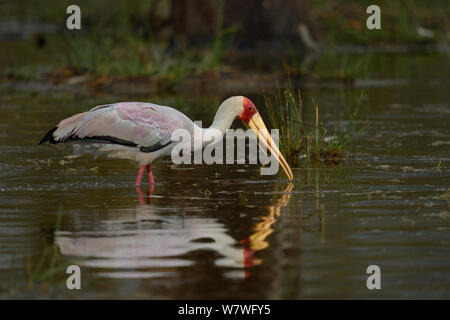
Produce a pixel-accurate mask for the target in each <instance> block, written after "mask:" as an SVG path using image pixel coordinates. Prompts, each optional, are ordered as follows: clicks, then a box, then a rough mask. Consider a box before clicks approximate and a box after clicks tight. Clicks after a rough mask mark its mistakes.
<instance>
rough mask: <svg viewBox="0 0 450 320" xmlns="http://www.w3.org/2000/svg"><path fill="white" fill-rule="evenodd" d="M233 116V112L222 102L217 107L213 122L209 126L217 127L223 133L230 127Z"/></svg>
mask: <svg viewBox="0 0 450 320" xmlns="http://www.w3.org/2000/svg"><path fill="white" fill-rule="evenodd" d="M235 117H236V116H235V114H234V113H232V112H229V108H227V106H226V105H224V104H222V105H221V106H220V107H219V109H217V112H216V115H215V116H214V120H213V123H212V125H211V126H210V127H209V128H211V129H217V130H219V131H220V132H222V134H225V131H226V130H227V129H229V128H230V127H231V124H232V123H233V121H234V118H235Z"/></svg>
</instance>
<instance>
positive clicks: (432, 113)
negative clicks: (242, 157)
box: [0, 54, 450, 299]
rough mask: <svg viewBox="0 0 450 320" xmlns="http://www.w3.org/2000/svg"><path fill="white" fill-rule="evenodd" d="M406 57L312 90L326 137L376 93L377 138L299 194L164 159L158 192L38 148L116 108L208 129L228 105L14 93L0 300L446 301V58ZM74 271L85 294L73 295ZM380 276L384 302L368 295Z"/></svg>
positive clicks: (324, 169) (366, 139)
mask: <svg viewBox="0 0 450 320" xmlns="http://www.w3.org/2000/svg"><path fill="white" fill-rule="evenodd" d="M408 59H411V58H408V55H401V57H400V58H399V57H398V56H397V58H396V59H393V60H395V61H396V62H395V63H393V64H392V63H391V64H389V63H387V64H386V65H384V66H383V68H384V69H383V70H382V72H380V74H379V77H374V78H372V79H357V80H356V81H355V86H353V87H348V88H341V87H340V86H336V87H331V88H329V87H327V88H321V87H314V88H305V89H304V90H303V95H304V100H305V101H310V100H311V99H310V98H311V97H314V98H315V99H316V101H318V103H319V105H320V112H321V117H322V120H323V121H325V122H326V123H328V124H330V125H332V124H333V121H335V122H338V121H339V120H340V119H344V118H345V115H346V114H348V110H349V109H350V107H353V106H354V104H355V103H356V102H357V100H358V98H359V95H360V93H361V90H362V89H364V90H365V92H366V94H365V98H364V99H363V100H362V106H361V114H362V118H364V119H365V118H367V119H368V120H369V127H368V128H367V129H366V130H364V131H362V132H361V133H360V134H359V135H358V137H357V140H356V141H355V143H354V146H353V151H354V153H353V156H352V157H351V161H350V162H348V163H342V164H339V165H335V166H329V165H324V164H323V165H310V166H306V165H305V166H302V167H299V168H293V170H294V175H295V180H294V181H293V182H292V183H288V182H287V181H286V180H284V179H285V178H284V176H283V175H282V174H280V175H279V176H275V177H263V176H260V175H259V168H258V167H257V166H254V165H248V166H245V165H234V166H231V165H227V166H217V165H215V166H207V165H203V166H170V165H168V164H167V163H165V162H164V161H160V162H157V163H155V164H154V166H153V167H154V174H155V179H156V187H155V191H154V193H153V194H152V195H151V196H149V195H148V193H147V186H146V185H145V184H144V186H143V187H142V188H139V189H135V187H134V185H133V183H134V179H135V175H136V171H137V170H136V167H135V166H134V165H133V164H130V163H128V162H126V161H121V160H119V161H113V160H104V159H97V160H94V159H92V158H90V157H87V156H86V157H81V158H77V159H71V158H70V154H71V148H70V147H69V146H61V145H58V146H54V145H52V146H50V145H42V146H38V145H37V142H38V141H39V140H40V138H41V137H42V136H43V135H44V134H45V132H46V131H47V130H48V129H49V128H51V127H52V126H54V125H55V124H56V123H57V122H58V121H59V120H60V119H62V118H65V117H67V116H69V115H71V114H73V113H76V112H81V111H84V110H86V109H87V108H89V107H91V106H94V105H96V104H101V103H107V102H111V101H119V100H140V101H155V102H159V103H162V104H168V105H173V106H177V107H179V108H181V106H183V105H184V106H186V107H185V108H184V109H183V108H181V109H182V110H183V111H185V112H186V113H187V114H188V115H189V116H191V117H192V118H193V119H195V120H199V119H203V120H204V124H205V125H208V124H209V123H210V121H211V119H212V117H213V115H214V112H215V110H216V106H217V105H218V103H219V102H220V101H221V99H222V98H224V97H222V96H218V95H215V94H214V93H208V94H207V95H206V97H204V98H201V99H199V98H198V96H196V95H192V96H161V97H156V98H155V97H147V96H132V97H129V96H128V97H127V96H111V95H108V94H105V93H101V92H97V93H95V94H94V93H83V92H76V91H75V92H74V91H53V90H51V88H50V89H48V90H45V91H42V90H35V89H33V88H32V89H30V88H27V87H26V86H20V88H19V89H15V90H11V88H10V87H8V89H7V90H6V89H5V88H3V91H2V93H1V95H0V108H1V113H2V118H1V119H0V151H1V152H0V298H125V299H129V298H145V299H153V298H199V299H201V298H208V299H209V298H275V299H279V298H290V299H303V298H380V297H382V298H450V220H449V219H450V216H449V215H448V209H449V197H450V191H449V184H450V183H449V182H450V179H449V177H450V175H449V171H448V163H449V160H450V129H449V119H450V106H449V104H448V102H449V97H450V95H449V91H448V88H449V85H450V80H449V77H448V74H447V71H445V70H448V58H447V56H446V55H445V54H444V55H425V58H423V57H422V59H420V60H413V62H416V61H419V64H417V63H414V64H413V63H412V61H411V60H408ZM383 61H384V60H383ZM403 64H405V65H406V66H410V65H414V67H415V69H414V70H409V69H408V72H407V74H406V75H405V73H403V72H402V70H403V69H405V67H404V65H403ZM242 94H246V93H245V92H242ZM249 97H251V98H252V99H254V100H255V101H258V102H260V103H261V98H260V97H258V96H255V95H249ZM188 106H190V107H188ZM310 116H311V117H313V114H312V113H311V115H310ZM439 163H440V164H439ZM69 264H77V265H79V266H80V267H81V270H82V282H81V283H82V289H81V290H78V291H77V290H74V291H70V290H67V289H66V283H65V279H66V276H67V275H66V273H65V268H66V266H67V265H69ZM372 264H376V265H378V266H380V268H381V285H382V289H381V290H374V291H370V290H368V289H367V287H366V279H367V277H368V275H367V274H366V269H367V267H368V266H369V265H372Z"/></svg>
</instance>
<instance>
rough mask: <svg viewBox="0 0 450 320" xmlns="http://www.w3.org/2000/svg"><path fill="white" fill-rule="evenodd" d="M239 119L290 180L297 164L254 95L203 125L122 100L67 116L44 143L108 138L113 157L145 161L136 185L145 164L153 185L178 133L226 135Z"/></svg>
mask: <svg viewBox="0 0 450 320" xmlns="http://www.w3.org/2000/svg"><path fill="white" fill-rule="evenodd" d="M237 118H239V119H241V120H242V121H243V122H244V123H246V124H247V125H248V126H249V127H250V128H251V129H252V130H253V131H254V133H255V134H256V136H257V138H258V139H259V141H261V142H262V143H263V144H264V146H265V147H266V148H267V150H269V151H270V152H271V154H272V155H273V156H274V157H275V159H276V160H277V161H278V162H279V163H280V165H281V167H282V168H283V170H284V172H285V173H286V175H287V177H288V178H289V180H292V179H293V174H292V171H291V168H290V167H289V165H288V163H287V162H286V160H285V158H284V157H283V155H282V154H281V152H280V151H279V149H278V148H277V146H276V144H275V143H274V141H273V139H272V137H271V136H270V134H269V133H268V131H267V128H266V126H265V124H264V122H263V120H262V118H261V116H260V114H259V112H258V110H257V109H256V107H255V105H254V104H253V102H252V101H250V99H248V98H246V97H243V96H235V97H230V98H228V99H226V100H225V101H224V102H222V104H221V105H220V106H219V109H218V110H217V112H216V115H215V117H214V121H213V123H212V125H211V126H210V127H209V128H200V127H199V126H197V125H196V124H195V123H194V122H193V121H192V120H191V119H189V118H188V117H187V116H186V115H184V114H183V113H181V112H180V111H178V110H176V109H174V108H171V107H166V106H160V105H157V104H153V103H143V102H119V103H114V104H107V105H100V106H96V107H94V108H93V109H91V110H89V111H87V112H83V113H79V114H75V115H73V116H71V117H69V118H67V119H64V120H62V121H61V122H60V123H59V124H58V125H57V126H56V127H55V128H53V129H51V130H50V131H49V132H48V133H47V134H46V135H45V137H44V138H43V139H42V140H41V141H40V143H39V144H42V143H44V142H46V141H48V142H50V143H62V142H67V141H87V142H95V143H102V145H101V146H100V147H99V148H100V149H101V151H105V152H107V153H108V155H109V156H110V157H115V158H122V159H130V160H134V161H137V162H138V163H139V172H138V175H137V179H136V186H140V184H141V181H142V175H143V174H144V171H145V169H147V171H148V178H149V182H150V185H151V186H153V184H154V180H153V173H152V167H151V163H152V161H153V160H155V159H156V158H158V157H161V156H168V155H170V154H171V151H172V149H173V147H174V146H175V143H172V142H173V141H172V140H171V137H172V132H174V131H175V130H177V129H186V130H188V131H189V132H191V133H192V134H193V136H198V135H196V133H200V135H199V136H200V137H202V136H203V134H204V133H205V132H206V131H207V130H211V129H214V130H219V131H220V133H221V134H222V135H223V134H225V131H226V130H227V129H228V128H230V126H231V123H232V122H233V121H234V119H237ZM194 145H195V144H194ZM200 146H202V144H200Z"/></svg>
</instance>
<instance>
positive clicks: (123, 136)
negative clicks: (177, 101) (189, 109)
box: [40, 102, 192, 152]
mask: <svg viewBox="0 0 450 320" xmlns="http://www.w3.org/2000/svg"><path fill="white" fill-rule="evenodd" d="M190 126H192V121H191V120H190V119H189V118H188V117H187V116H185V115H184V114H183V113H181V112H179V111H178V110H175V109H173V108H170V107H165V106H159V105H156V104H152V103H141V102H121V103H116V104H111V105H102V106H97V107H95V108H93V109H91V110H90V111H88V112H84V113H79V114H76V115H74V116H72V117H70V118H67V119H64V120H62V121H61V122H60V123H59V124H58V125H57V126H56V127H55V128H53V129H52V130H50V131H49V132H48V133H47V135H46V136H45V137H44V138H43V139H42V141H41V142H40V143H43V142H45V141H49V142H50V143H60V142H65V141H71V140H95V141H101V142H106V143H114V144H121V145H125V146H129V147H139V148H140V149H141V151H144V152H152V151H155V150H153V149H155V148H156V150H157V149H158V148H160V147H163V146H165V145H167V144H169V143H170V142H171V140H170V139H171V135H172V132H173V131H174V130H176V129H179V128H186V129H189V127H190Z"/></svg>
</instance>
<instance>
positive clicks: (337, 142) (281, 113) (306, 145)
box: [264, 82, 365, 166]
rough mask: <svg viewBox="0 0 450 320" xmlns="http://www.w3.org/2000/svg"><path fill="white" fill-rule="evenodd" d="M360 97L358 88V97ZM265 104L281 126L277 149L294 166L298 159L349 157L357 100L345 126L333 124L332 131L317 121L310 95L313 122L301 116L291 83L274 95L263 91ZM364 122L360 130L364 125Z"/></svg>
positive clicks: (298, 95) (299, 100) (300, 102)
mask: <svg viewBox="0 0 450 320" xmlns="http://www.w3.org/2000/svg"><path fill="white" fill-rule="evenodd" d="M362 97H363V92H361V95H360V99H359V101H361V98H362ZM264 99H265V107H266V110H267V113H268V115H269V119H270V123H271V125H272V127H273V128H279V130H280V140H279V144H280V151H281V152H282V153H283V154H284V155H285V157H286V160H287V161H288V162H289V163H290V164H291V165H293V166H295V165H299V164H300V162H301V160H302V159H303V160H305V161H307V162H310V161H320V162H324V161H326V162H330V161H331V162H335V163H336V162H339V161H343V160H348V156H349V153H350V151H351V148H352V142H353V139H354V137H355V133H356V132H355V119H356V117H357V115H358V111H359V107H360V102H359V103H358V104H357V106H356V107H355V109H354V110H352V111H351V112H350V113H349V115H348V119H347V120H346V125H345V126H339V127H338V126H336V127H334V128H333V129H332V130H331V132H330V131H329V130H328V129H327V128H326V127H325V126H324V125H323V124H322V123H321V122H320V121H319V105H318V103H317V102H316V101H315V100H314V99H312V103H313V109H312V110H311V111H313V112H314V113H315V117H314V122H313V123H311V122H308V121H305V119H304V112H306V111H307V110H305V109H304V103H303V100H302V97H301V93H300V89H296V90H295V89H294V88H293V85H292V83H291V82H290V83H289V87H288V88H287V89H285V90H281V91H278V92H277V93H276V94H273V95H267V94H266V95H265V96H264ZM364 128H365V126H363V127H362V128H360V129H359V130H362V129H364Z"/></svg>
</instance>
